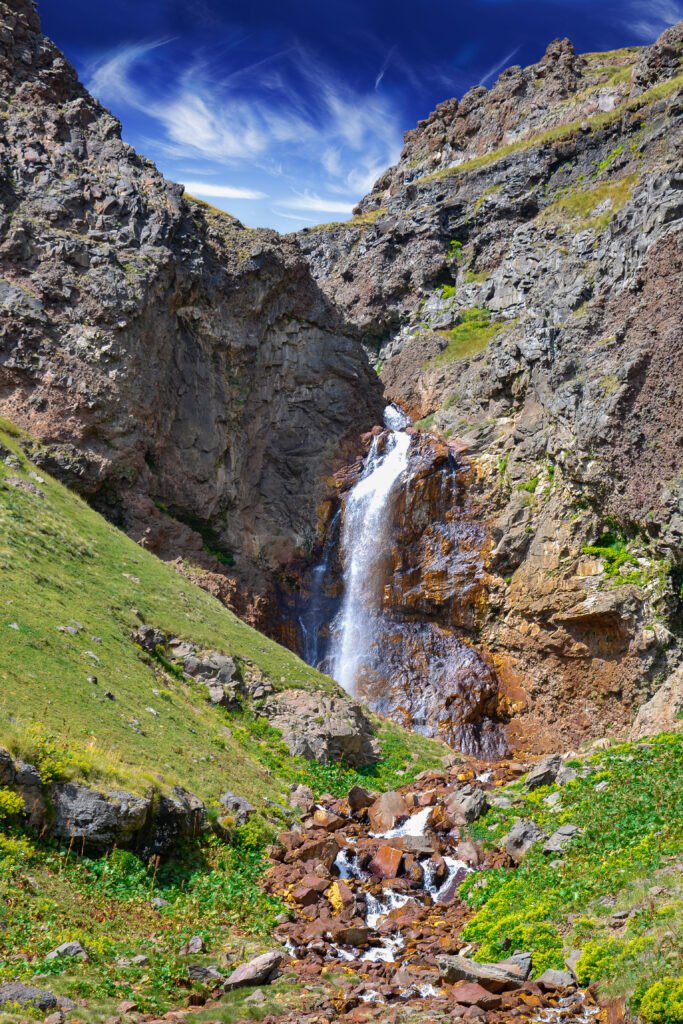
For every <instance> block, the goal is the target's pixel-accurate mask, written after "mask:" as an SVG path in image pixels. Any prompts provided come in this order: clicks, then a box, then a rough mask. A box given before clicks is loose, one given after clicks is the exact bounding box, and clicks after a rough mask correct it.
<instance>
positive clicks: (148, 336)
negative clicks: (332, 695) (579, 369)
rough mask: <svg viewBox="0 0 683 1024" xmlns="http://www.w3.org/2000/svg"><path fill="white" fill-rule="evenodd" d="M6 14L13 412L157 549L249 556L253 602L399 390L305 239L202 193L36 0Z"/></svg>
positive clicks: (8, 364)
mask: <svg viewBox="0 0 683 1024" xmlns="http://www.w3.org/2000/svg"><path fill="white" fill-rule="evenodd" d="M0 25H1V26H2V32H1V33H0V82H1V83H2V96H3V118H2V125H1V127H0V152H1V153H2V165H1V168H0V176H1V180H2V189H1V190H0V191H1V195H2V200H1V207H0V266H1V270H2V282H0V289H1V305H2V313H3V323H2V326H1V327H0V411H1V412H2V413H3V414H4V415H7V416H9V417H11V418H12V419H14V420H15V421H17V422H19V423H20V424H21V425H22V426H24V427H26V428H27V429H28V430H30V431H31V433H32V434H33V435H34V436H36V437H38V438H39V439H40V441H41V448H40V451H39V452H37V453H35V455H34V457H35V458H37V459H38V460H39V461H40V460H42V461H43V462H44V464H45V465H46V466H47V467H49V468H50V469H51V470H52V471H54V472H56V473H57V474H58V475H59V476H61V477H62V479H64V480H65V481H66V482H67V483H69V484H70V485H71V486H74V487H77V488H78V489H79V490H80V491H81V493H83V494H84V495H86V496H87V497H88V499H89V500H90V501H92V502H94V503H95V504H96V505H97V506H98V507H99V508H100V510H103V511H105V512H106V513H107V514H108V515H109V516H110V517H111V518H114V519H115V520H116V521H117V522H118V523H120V524H121V525H123V526H124V527H125V528H126V529H127V530H128V531H129V532H130V533H131V534H132V535H133V536H134V537H135V538H136V539H139V540H140V541H141V542H142V543H143V544H145V545H146V546H147V547H149V548H151V549H152V550H154V551H156V552H158V553H160V554H161V555H162V556H167V557H173V558H175V557H177V556H178V555H181V554H183V553H190V554H192V556H193V561H194V562H195V563H198V564H204V566H205V567H206V568H207V569H210V570H212V571H214V572H215V573H218V572H220V571H221V570H222V563H225V562H226V561H230V556H231V553H233V552H234V553H235V556H236V557H237V558H238V561H239V568H240V569H241V571H242V575H243V577H244V578H246V579H247V581H248V583H249V585H250V589H248V591H247V594H246V596H243V597H242V598H240V599H238V598H237V597H235V598H234V600H235V603H237V604H239V603H240V600H241V602H242V609H241V610H243V611H244V610H245V609H246V608H247V607H252V608H253V603H254V600H253V599H254V594H255V592H256V591H258V589H259V586H260V587H261V589H263V588H264V587H265V586H266V583H267V569H268V567H269V566H279V565H281V564H282V563H283V562H284V561H286V560H287V559H288V558H289V557H291V555H292V554H293V553H294V552H296V551H297V550H299V549H300V548H301V547H302V546H303V545H304V543H306V542H307V541H310V539H311V537H312V535H313V533H314V530H315V510H316V507H317V503H318V501H319V498H320V495H321V481H322V479H323V476H324V474H325V473H326V472H328V471H329V470H330V469H331V468H334V465H335V464H336V463H337V462H338V460H340V459H341V458H343V453H344V445H345V443H346V442H347V441H350V440H352V439H353V437H354V434H356V433H357V432H358V430H359V429H367V428H368V427H370V426H372V424H373V423H375V422H377V420H378V418H379V415H380V412H381V407H382V403H381V401H380V398H381V387H380V385H379V383H378V381H377V379H376V377H375V374H374V373H373V372H372V371H371V369H370V368H369V364H368V361H367V359H366V357H365V355H364V353H363V351H362V349H361V348H360V345H359V344H358V343H357V342H356V341H354V340H353V339H352V338H350V337H349V336H348V334H347V333H345V330H344V327H343V323H342V322H341V320H340V318H339V316H338V315H337V314H336V312H335V310H334V308H333V306H332V304H331V303H330V302H329V300H327V299H326V298H325V296H324V295H323V293H322V292H321V291H320V289H319V287H318V286H317V285H316V284H315V282H314V281H313V280H312V278H311V275H310V273H309V270H308V267H307V264H306V262H305V260H304V259H303V258H302V256H301V254H300V252H299V250H298V246H297V245H296V243H295V242H294V241H292V240H283V239H281V238H279V237H278V236H277V235H276V234H275V233H274V232H272V231H252V230H247V229H245V228H243V227H242V225H241V224H240V223H239V222H238V221H236V220H234V218H232V217H230V216H228V215H224V214H221V213H220V212H219V211H215V210H213V209H212V208H209V207H207V206H206V205H205V204H201V203H198V202H195V201H192V200H189V199H184V198H183V195H182V187H181V186H178V185H174V184H171V183H169V182H167V181H165V180H164V179H163V177H162V176H161V175H160V174H159V172H158V171H157V169H156V168H155V167H154V165H153V164H152V163H150V162H149V161H147V160H145V159H143V158H142V157H140V156H138V155H137V154H136V153H135V152H134V151H133V150H132V149H131V148H130V146H128V145H126V144H125V143H123V142H122V141H121V137H120V125H119V124H118V122H117V121H116V120H115V118H113V117H112V116H111V115H110V114H109V113H108V112H107V111H106V110H104V109H103V108H102V107H101V106H100V105H99V104H98V103H97V102H96V101H95V100H93V99H92V97H90V96H89V95H88V94H87V93H86V91H85V90H84V89H83V87H82V86H81V85H80V84H79V82H78V80H77V78H76V74H75V72H74V70H73V69H72V68H71V66H70V65H69V64H68V62H67V61H66V60H65V59H64V57H63V56H62V55H61V54H60V53H59V51H58V50H57V49H56V48H55V46H54V45H53V44H52V43H51V42H50V41H49V40H47V39H46V38H45V37H43V36H42V35H41V34H40V27H39V22H38V19H37V16H36V14H35V11H34V7H33V4H32V3H31V2H30V0H15V2H13V3H12V4H10V5H7V4H5V3H0ZM207 549H208V550H207ZM257 563H258V565H257ZM258 566H262V567H265V569H266V579H265V580H264V576H263V573H260V572H259V569H258ZM216 586H221V585H220V584H216ZM222 587H223V592H224V593H225V594H227V595H228V596H234V593H235V588H234V585H231V584H230V583H229V582H228V581H226V582H225V584H223V585H222Z"/></svg>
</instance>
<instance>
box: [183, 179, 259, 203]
mask: <svg viewBox="0 0 683 1024" xmlns="http://www.w3.org/2000/svg"><path fill="white" fill-rule="evenodd" d="M183 185H184V186H185V189H186V191H187V192H191V193H192V195H195V196H208V197H209V199H266V198H267V197H266V193H265V192H255V191H254V190H253V189H249V188H235V187H234V186H233V185H213V184H212V183H211V182H208V181H184V182H183Z"/></svg>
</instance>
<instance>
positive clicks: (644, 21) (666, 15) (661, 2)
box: [624, 0, 683, 43]
mask: <svg viewBox="0 0 683 1024" xmlns="http://www.w3.org/2000/svg"><path fill="white" fill-rule="evenodd" d="M682 18H683V3H681V2H680V0H634V2H632V3H630V4H629V5H628V7H627V15H626V17H625V18H624V23H625V24H626V25H627V26H628V28H629V29H630V30H631V31H632V32H633V33H634V35H635V36H637V37H638V38H639V39H642V41H643V42H644V43H651V42H653V41H654V40H655V39H656V38H657V36H659V35H661V33H662V32H663V31H664V29H665V28H668V26H669V25H674V24H675V23H676V22H677V21H680V20H681V19H682Z"/></svg>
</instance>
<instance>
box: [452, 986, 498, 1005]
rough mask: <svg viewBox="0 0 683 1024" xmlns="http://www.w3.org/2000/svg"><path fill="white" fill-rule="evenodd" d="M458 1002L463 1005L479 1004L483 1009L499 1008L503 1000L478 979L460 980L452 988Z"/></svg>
mask: <svg viewBox="0 0 683 1024" xmlns="http://www.w3.org/2000/svg"><path fill="white" fill-rule="evenodd" d="M452 995H453V998H454V999H455V1000H456V1002H458V1003H460V1004H461V1005H463V1006H479V1007H481V1009H482V1010H497V1009H498V1007H499V1006H500V1004H501V1002H502V1000H501V998H500V996H499V995H496V994H495V993H493V992H488V991H487V990H486V989H485V988H483V987H482V986H481V985H479V984H478V983H477V982H476V981H459V982H458V983H457V984H456V985H454V986H453V988H452Z"/></svg>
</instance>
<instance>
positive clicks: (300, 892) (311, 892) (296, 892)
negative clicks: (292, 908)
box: [292, 875, 332, 907]
mask: <svg viewBox="0 0 683 1024" xmlns="http://www.w3.org/2000/svg"><path fill="white" fill-rule="evenodd" d="M331 884H332V883H331V882H330V880H329V879H327V878H320V877H319V876H318V875H304V877H303V878H302V879H301V881H300V882H299V884H298V885H297V886H296V888H295V889H293V890H292V897H293V898H294V899H295V900H296V902H297V903H300V904H301V906H302V907H308V906H310V905H311V904H313V903H317V901H318V897H319V896H321V895H322V893H324V892H325V891H326V890H327V889H329V887H330V885H331Z"/></svg>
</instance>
